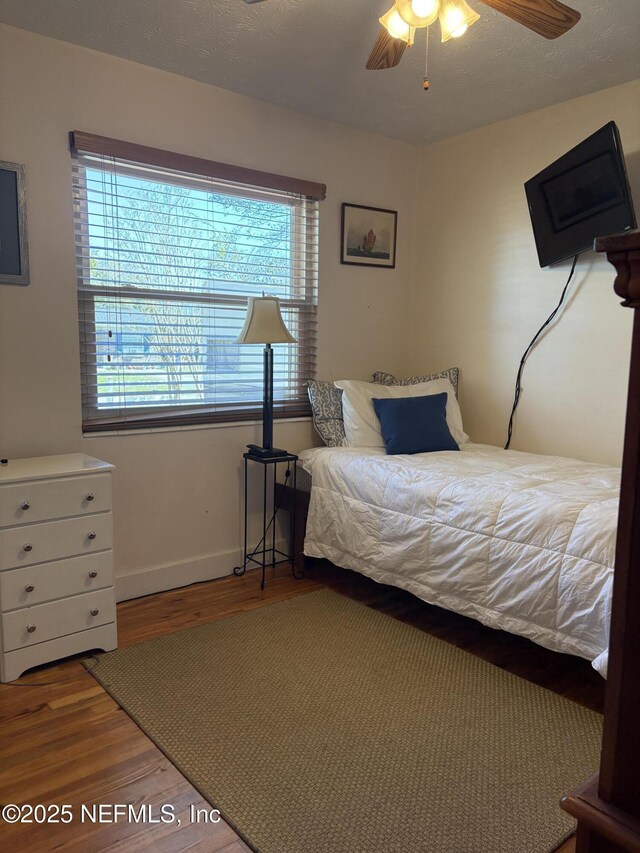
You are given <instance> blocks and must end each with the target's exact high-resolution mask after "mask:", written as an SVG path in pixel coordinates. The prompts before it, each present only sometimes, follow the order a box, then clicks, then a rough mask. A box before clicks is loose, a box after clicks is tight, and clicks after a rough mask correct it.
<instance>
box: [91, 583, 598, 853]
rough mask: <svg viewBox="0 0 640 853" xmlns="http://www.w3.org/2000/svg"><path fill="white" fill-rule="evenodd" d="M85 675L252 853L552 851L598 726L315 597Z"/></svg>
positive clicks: (457, 657) (594, 750)
mask: <svg viewBox="0 0 640 853" xmlns="http://www.w3.org/2000/svg"><path fill="white" fill-rule="evenodd" d="M94 664H95V662H92V664H91V666H92V667H93V668H92V673H93V675H94V676H95V677H96V678H97V679H98V680H99V681H100V683H101V684H103V685H104V687H105V688H106V689H107V690H108V691H109V693H110V694H111V695H112V696H113V697H114V698H115V699H116V701H117V702H118V703H119V704H120V705H121V706H122V707H123V708H124V709H125V710H126V711H127V712H128V714H130V716H131V717H133V719H134V720H135V721H136V722H137V723H138V725H139V726H140V727H141V728H142V729H143V730H144V731H145V732H146V733H147V734H148V735H149V737H150V738H151V739H152V740H153V741H154V742H155V743H156V744H157V745H158V746H159V747H160V749H161V750H162V751H163V752H164V753H165V754H166V755H167V756H168V757H169V758H170V759H171V761H173V763H174V764H175V765H176V766H177V767H178V768H179V769H180V770H181V771H182V772H183V773H184V775H185V776H186V777H187V778H188V779H189V780H190V781H191V783H192V784H193V785H194V786H195V787H196V788H197V789H198V790H199V791H200V792H201V793H202V794H203V795H204V797H206V798H207V799H208V800H209V801H210V802H211V803H212V804H213V805H214V806H215V807H216V808H219V809H220V811H221V812H222V814H223V816H224V817H225V818H226V819H227V821H228V822H229V823H230V824H231V825H232V826H233V827H234V828H235V829H236V830H237V831H238V833H239V834H240V835H241V836H242V837H243V838H244V839H245V841H246V842H247V843H248V844H249V845H250V846H251V847H252V848H253V849H254V850H257V851H260V853H514V851H518V853H547V851H549V850H551V849H553V848H554V847H555V845H556V844H558V843H560V841H562V839H563V838H564V837H566V835H567V834H568V833H569V832H570V831H571V830H572V828H573V822H572V820H571V819H570V818H569V817H568V816H567V815H566V814H564V812H562V811H561V810H560V809H559V807H558V801H559V799H560V797H561V796H562V795H563V794H564V793H566V792H568V791H570V790H571V789H572V788H573V787H575V786H576V785H577V784H578V783H580V782H582V781H583V780H584V779H585V778H586V777H587V776H589V775H590V774H591V773H592V772H593V771H594V770H595V769H596V768H597V765H598V760H599V748H600V735H601V717H600V716H599V715H598V714H596V713H594V712H592V711H589V710H586V709H585V708H583V707H581V706H580V705H577V704H575V703H573V702H570V701H568V700H566V699H563V698H562V697H560V696H557V695H556V694H554V693H551V692H549V691H547V690H544V689H542V688H539V687H536V686H535V685H532V684H530V683H529V682H527V681H523V680H522V679H520V678H517V677H515V676H513V675H510V674H508V673H505V672H504V671H502V670H501V669H498V668H497V667H495V666H492V665H491V664H489V663H486V662H485V661H482V660H480V659H478V658H476V657H474V656H473V655H470V654H468V653H466V652H464V651H461V650H460V649H457V648H456V647H454V646H452V645H450V644H448V643H445V642H443V641H441V640H438V639H435V638H434V637H431V636H430V635H428V634H425V633H423V632H422V631H419V630H418V629H416V628H412V627H411V626H409V625H405V624H403V623H402V622H399V621H398V620H396V619H393V618H391V617H389V616H385V615H384V614H382V613H379V612H377V611H375V610H372V609H370V608H368V607H365V606H364V605H361V604H358V603H356V602H354V601H352V600H350V599H348V598H346V597H344V596H341V595H338V594H336V593H333V592H331V591H329V590H320V591H318V592H312V593H308V594H305V595H299V596H297V597H296V598H293V599H290V600H287V601H283V602H280V603H278V604H272V605H268V606H265V607H261V608H259V609H257V610H252V611H250V612H246V613H242V614H240V615H237V616H231V617H229V618H226V619H223V620H221V621H218V622H212V623H209V624H206V625H202V626H199V627H196V628H191V629H188V630H186V631H182V632H180V633H177V634H171V635H168V636H165V637H161V638H159V639H154V640H150V641H148V642H145V643H141V644H139V645H135V646H131V647H129V648H125V649H121V650H118V651H115V652H109V653H107V654H103V655H100V657H99V658H98V662H97V665H95V666H94Z"/></svg>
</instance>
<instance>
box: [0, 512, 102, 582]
mask: <svg viewBox="0 0 640 853" xmlns="http://www.w3.org/2000/svg"><path fill="white" fill-rule="evenodd" d="M111 540H112V532H111V513H110V512H103V513H101V514H100V515H88V516H86V518H67V519H65V520H64V521H47V522H45V523H43V524H29V525H24V526H22V527H7V528H5V529H4V530H0V570H2V569H14V568H21V567H22V566H31V565H33V564H34V563H44V562H45V561H46V560H57V559H60V558H61V557H73V556H76V555H80V554H89V553H91V552H92V551H105V550H108V549H109V548H111Z"/></svg>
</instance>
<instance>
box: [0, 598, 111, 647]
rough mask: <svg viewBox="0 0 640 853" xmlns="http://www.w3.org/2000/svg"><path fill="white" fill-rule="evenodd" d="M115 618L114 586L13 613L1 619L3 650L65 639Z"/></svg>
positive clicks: (6, 614) (4, 615)
mask: <svg viewBox="0 0 640 853" xmlns="http://www.w3.org/2000/svg"><path fill="white" fill-rule="evenodd" d="M115 618H116V599H115V593H114V591H113V587H111V588H110V589H101V590H98V591H97V592H87V593H84V594H83V595H75V596H73V597H72V598H67V599H63V600H61V601H50V602H49V603H48V604H36V606H35V607H25V608H23V609H22V610H13V611H11V613H5V614H3V617H2V643H3V649H4V651H6V652H9V651H11V650H12V649H21V648H24V647H25V646H32V645H35V644H36V643H42V642H44V641H45V640H51V639H53V638H54V637H64V636H66V635H67V634H75V633H76V632H77V631H86V630H87V628H95V627H96V626H97V625H106V624H107V623H108V622H115Z"/></svg>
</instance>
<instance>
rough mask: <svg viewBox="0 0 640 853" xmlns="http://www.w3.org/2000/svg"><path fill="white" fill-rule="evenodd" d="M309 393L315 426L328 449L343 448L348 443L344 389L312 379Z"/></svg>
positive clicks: (308, 385) (308, 383) (308, 388)
mask: <svg viewBox="0 0 640 853" xmlns="http://www.w3.org/2000/svg"><path fill="white" fill-rule="evenodd" d="M307 392H308V394H309V402H310V403H311V413H312V414H313V425H314V427H315V428H316V431H317V433H318V435H319V436H320V438H321V439H322V440H323V441H324V443H325V444H326V445H327V447H343V446H344V445H346V443H347V437H346V435H345V432H344V421H343V420H342V388H336V386H335V385H334V384H333V382H319V381H318V380H317V379H310V380H309V381H308V382H307Z"/></svg>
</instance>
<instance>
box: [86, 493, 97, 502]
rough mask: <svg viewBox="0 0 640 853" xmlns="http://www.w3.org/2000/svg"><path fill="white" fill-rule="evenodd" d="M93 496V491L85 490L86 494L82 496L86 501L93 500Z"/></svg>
mask: <svg viewBox="0 0 640 853" xmlns="http://www.w3.org/2000/svg"><path fill="white" fill-rule="evenodd" d="M94 498H95V495H94V494H93V492H87V494H86V495H85V496H84V499H85V500H86V501H92V500H94Z"/></svg>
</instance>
